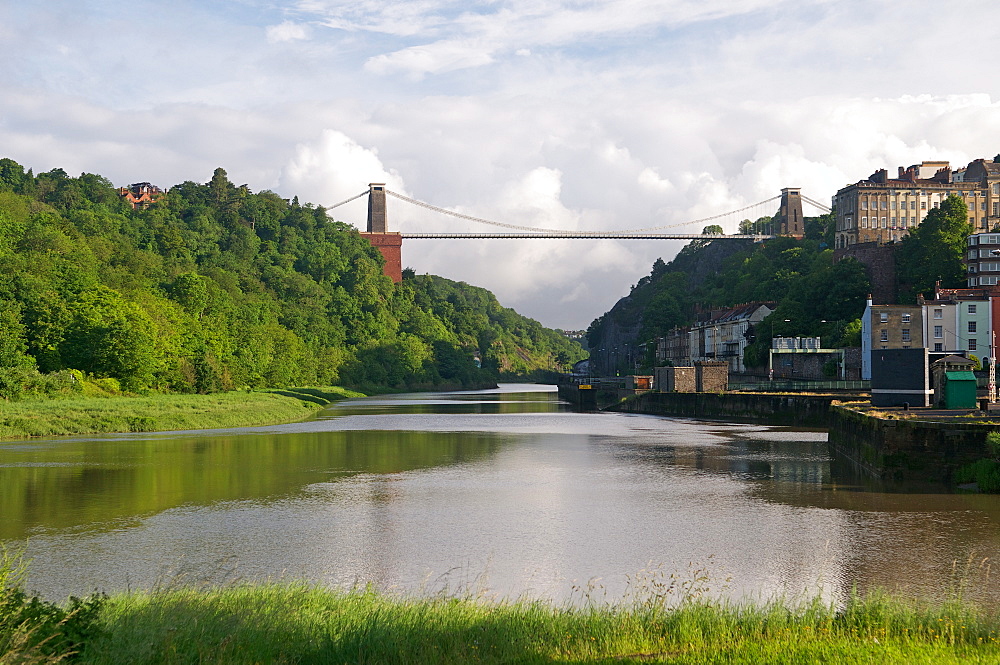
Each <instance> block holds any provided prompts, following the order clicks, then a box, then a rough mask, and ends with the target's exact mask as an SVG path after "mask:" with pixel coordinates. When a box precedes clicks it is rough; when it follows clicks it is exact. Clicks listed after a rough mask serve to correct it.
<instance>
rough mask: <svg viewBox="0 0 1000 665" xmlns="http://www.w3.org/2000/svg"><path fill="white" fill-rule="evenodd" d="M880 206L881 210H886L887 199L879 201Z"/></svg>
mask: <svg viewBox="0 0 1000 665" xmlns="http://www.w3.org/2000/svg"><path fill="white" fill-rule="evenodd" d="M878 207H879V210H885V209H886V207H885V201H879V202H878Z"/></svg>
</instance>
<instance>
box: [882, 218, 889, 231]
mask: <svg viewBox="0 0 1000 665" xmlns="http://www.w3.org/2000/svg"><path fill="white" fill-rule="evenodd" d="M886 224H887V220H886V218H885V217H883V218H882V228H883V229H885V228H889V227H888V226H886Z"/></svg>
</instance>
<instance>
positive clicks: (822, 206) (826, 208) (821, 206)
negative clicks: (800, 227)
mask: <svg viewBox="0 0 1000 665" xmlns="http://www.w3.org/2000/svg"><path fill="white" fill-rule="evenodd" d="M800 197H801V198H802V200H803V201H805V202H806V203H809V204H811V205H813V206H815V207H817V208H819V209H820V210H822V211H823V212H833V209H832V208H830V206H828V205H825V204H823V203H820V202H819V201H813V200H812V199H811V198H809V197H808V196H801V195H800Z"/></svg>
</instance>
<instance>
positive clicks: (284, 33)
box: [266, 21, 311, 44]
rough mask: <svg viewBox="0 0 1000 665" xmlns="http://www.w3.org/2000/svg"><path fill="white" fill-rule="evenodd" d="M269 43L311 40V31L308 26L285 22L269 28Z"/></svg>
mask: <svg viewBox="0 0 1000 665" xmlns="http://www.w3.org/2000/svg"><path fill="white" fill-rule="evenodd" d="M266 32H267V41H269V42H271V43H272V44H280V43H282V42H293V41H298V40H302V39H309V37H310V32H311V31H310V29H309V26H308V25H305V24H302V23H293V22H291V21H284V22H282V23H279V24H278V25H269V26H267V31H266Z"/></svg>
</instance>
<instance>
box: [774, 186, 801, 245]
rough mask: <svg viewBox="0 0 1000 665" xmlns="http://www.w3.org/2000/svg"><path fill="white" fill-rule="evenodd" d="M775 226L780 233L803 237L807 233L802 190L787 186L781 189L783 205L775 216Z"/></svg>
mask: <svg viewBox="0 0 1000 665" xmlns="http://www.w3.org/2000/svg"><path fill="white" fill-rule="evenodd" d="M773 223H774V226H775V228H776V229H777V231H778V235H782V236H794V237H796V238H801V237H803V236H804V235H805V233H806V227H805V222H804V219H803V215H802V190H801V189H799V188H798V187H786V188H784V189H782V190H781V205H780V207H779V208H778V214H777V215H775V216H774V220H773Z"/></svg>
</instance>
